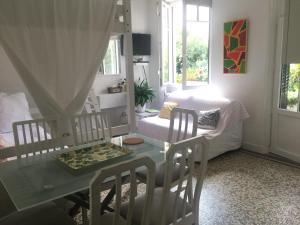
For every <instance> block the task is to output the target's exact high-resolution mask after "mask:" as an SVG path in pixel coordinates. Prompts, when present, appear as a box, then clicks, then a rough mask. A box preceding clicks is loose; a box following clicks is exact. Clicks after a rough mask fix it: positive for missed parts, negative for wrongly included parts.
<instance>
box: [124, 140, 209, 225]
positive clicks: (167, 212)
mask: <svg viewBox="0 0 300 225" xmlns="http://www.w3.org/2000/svg"><path fill="white" fill-rule="evenodd" d="M197 150H199V151H200V150H201V153H202V161H201V165H200V168H199V169H197V173H195V169H194V162H195V161H194V159H195V154H196V151H197ZM207 150H208V141H207V140H206V138H205V137H201V136H198V137H193V138H191V139H187V140H183V141H180V142H177V143H175V144H172V146H171V148H170V149H169V151H168V153H167V164H166V166H167V170H166V178H165V180H164V186H163V187H159V188H156V189H155V190H154V196H153V204H152V207H151V208H149V209H148V210H149V211H150V212H151V213H150V214H151V216H150V218H151V219H150V224H151V225H169V224H172V225H175V224H180V225H189V224H190V225H192V224H196V225H198V224H199V204H200V195H201V190H202V186H203V180H204V177H205V174H206V167H207ZM177 155H181V156H185V157H180V160H179V161H178V163H179V165H180V178H179V182H178V185H177V186H176V187H175V188H174V187H173V186H172V174H173V169H174V158H176V157H177ZM186 157H188V160H185V159H186ZM186 167H188V174H187V175H186V173H185V171H186V170H185V168H186ZM195 174H197V175H196V179H195V178H194V177H193V175H195ZM194 181H195V182H194ZM191 191H192V193H191ZM190 193H191V194H192V195H191V196H190V198H191V199H190V200H189V201H188V198H189V195H190ZM144 199H145V198H144V196H139V197H138V198H137V199H136V204H135V208H134V212H133V224H136V223H137V224H139V222H140V221H141V216H140V207H141V205H143V204H144ZM122 211H126V208H125V209H124V208H122V209H121V212H122ZM122 215H123V216H124V214H122Z"/></svg>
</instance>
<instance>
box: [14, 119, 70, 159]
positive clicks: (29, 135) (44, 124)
mask: <svg viewBox="0 0 300 225" xmlns="http://www.w3.org/2000/svg"><path fill="white" fill-rule="evenodd" d="M58 123H59V119H58V118H43V119H36V120H28V121H20V122H15V123H13V133H14V140H15V149H16V155H17V157H18V158H21V157H25V158H27V157H29V156H32V155H37V154H43V153H49V152H53V151H57V150H61V149H63V148H64V146H65V143H67V141H66V140H67V139H68V138H70V137H69V134H68V135H65V136H63V135H62V136H60V135H59V134H58Z"/></svg>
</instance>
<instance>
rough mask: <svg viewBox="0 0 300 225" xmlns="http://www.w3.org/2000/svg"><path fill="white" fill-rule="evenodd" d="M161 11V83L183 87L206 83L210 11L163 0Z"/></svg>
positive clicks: (206, 8) (205, 8) (202, 7)
mask: <svg viewBox="0 0 300 225" xmlns="http://www.w3.org/2000/svg"><path fill="white" fill-rule="evenodd" d="M183 10H186V13H183ZM161 12H162V75H163V76H162V82H163V83H164V84H166V83H177V84H181V85H182V86H183V87H191V86H199V85H203V84H207V83H208V78H209V18H210V15H209V14H210V8H209V7H206V6H201V5H192V4H187V5H185V7H184V5H183V4H182V3H181V1H180V2H179V1H176V2H173V3H168V1H164V2H163V4H162V11H161ZM183 17H185V18H183Z"/></svg>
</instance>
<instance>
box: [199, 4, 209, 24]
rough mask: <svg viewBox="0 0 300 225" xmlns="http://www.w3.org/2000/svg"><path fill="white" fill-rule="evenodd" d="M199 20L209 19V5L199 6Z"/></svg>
mask: <svg viewBox="0 0 300 225" xmlns="http://www.w3.org/2000/svg"><path fill="white" fill-rule="evenodd" d="M198 21H205V22H208V21H209V8H208V7H203V6H199V18H198Z"/></svg>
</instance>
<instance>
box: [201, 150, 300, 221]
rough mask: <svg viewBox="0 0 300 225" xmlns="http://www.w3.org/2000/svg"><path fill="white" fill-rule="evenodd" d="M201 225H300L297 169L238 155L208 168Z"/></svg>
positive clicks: (231, 155)
mask: <svg viewBox="0 0 300 225" xmlns="http://www.w3.org/2000/svg"><path fill="white" fill-rule="evenodd" d="M200 224H201V225H227V224H228V225H231V224H232V225H239V224H242V225H246V224H247V225H248V224H249V225H300V169H299V168H295V167H290V166H286V165H283V164H280V163H277V162H274V161H270V160H266V159H262V158H259V157H256V156H253V155H251V154H247V153H244V152H241V151H235V152H230V153H227V154H224V155H222V156H220V157H218V158H216V159H214V160H211V161H210V162H209V164H208V173H207V177H206V179H205V182H204V186H203V189H202V195H201V202H200Z"/></svg>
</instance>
